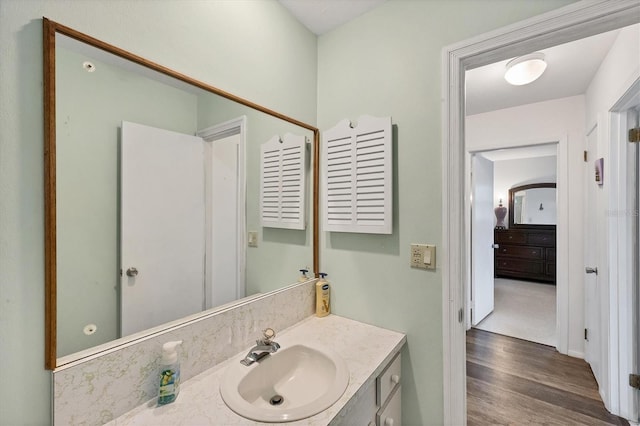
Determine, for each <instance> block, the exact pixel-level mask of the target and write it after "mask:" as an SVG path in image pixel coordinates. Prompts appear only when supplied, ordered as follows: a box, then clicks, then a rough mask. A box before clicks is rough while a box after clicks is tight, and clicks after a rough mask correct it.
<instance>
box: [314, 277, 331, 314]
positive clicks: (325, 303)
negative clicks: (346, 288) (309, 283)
mask: <svg viewBox="0 0 640 426" xmlns="http://www.w3.org/2000/svg"><path fill="white" fill-rule="evenodd" d="M326 276H327V274H325V273H324V272H320V279H319V280H318V282H317V283H316V316H317V317H326V316H327V315H329V313H330V312H331V302H330V298H331V294H330V291H331V290H330V289H329V283H328V282H327V280H325V279H324V278H325V277H326Z"/></svg>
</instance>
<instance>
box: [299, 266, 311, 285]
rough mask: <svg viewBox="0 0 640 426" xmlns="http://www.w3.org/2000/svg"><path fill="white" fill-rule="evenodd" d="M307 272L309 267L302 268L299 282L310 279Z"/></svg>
mask: <svg viewBox="0 0 640 426" xmlns="http://www.w3.org/2000/svg"><path fill="white" fill-rule="evenodd" d="M307 272H309V268H307V269H300V273H301V274H302V275H300V277H299V278H298V282H299V283H303V282H305V281H307V280H309V277H307Z"/></svg>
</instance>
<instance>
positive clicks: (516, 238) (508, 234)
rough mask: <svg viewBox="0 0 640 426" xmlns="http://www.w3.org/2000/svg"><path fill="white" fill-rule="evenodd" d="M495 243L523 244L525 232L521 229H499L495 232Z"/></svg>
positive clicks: (525, 239) (525, 238) (525, 240)
mask: <svg viewBox="0 0 640 426" xmlns="http://www.w3.org/2000/svg"><path fill="white" fill-rule="evenodd" d="M495 240H496V241H495V242H496V243H498V244H499V243H514V244H524V243H526V242H527V234H526V233H524V232H521V231H500V232H496V233H495Z"/></svg>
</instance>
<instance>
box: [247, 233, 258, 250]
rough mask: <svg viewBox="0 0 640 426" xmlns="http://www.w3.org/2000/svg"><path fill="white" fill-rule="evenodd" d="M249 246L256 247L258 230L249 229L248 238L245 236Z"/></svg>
mask: <svg viewBox="0 0 640 426" xmlns="http://www.w3.org/2000/svg"><path fill="white" fill-rule="evenodd" d="M247 242H248V245H249V247H258V232H257V231H249V238H247Z"/></svg>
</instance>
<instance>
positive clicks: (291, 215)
mask: <svg viewBox="0 0 640 426" xmlns="http://www.w3.org/2000/svg"><path fill="white" fill-rule="evenodd" d="M306 153H307V150H306V143H305V138H304V136H299V135H293V134H291V133H287V134H286V135H284V137H283V138H282V141H281V140H280V138H279V137H278V136H277V135H276V136H274V137H273V138H271V139H270V140H269V141H268V142H266V143H264V144H262V146H261V148H260V224H261V225H262V226H264V227H268V228H286V229H305V225H306V218H305V210H306V209H305V188H306V164H307V160H306Z"/></svg>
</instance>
